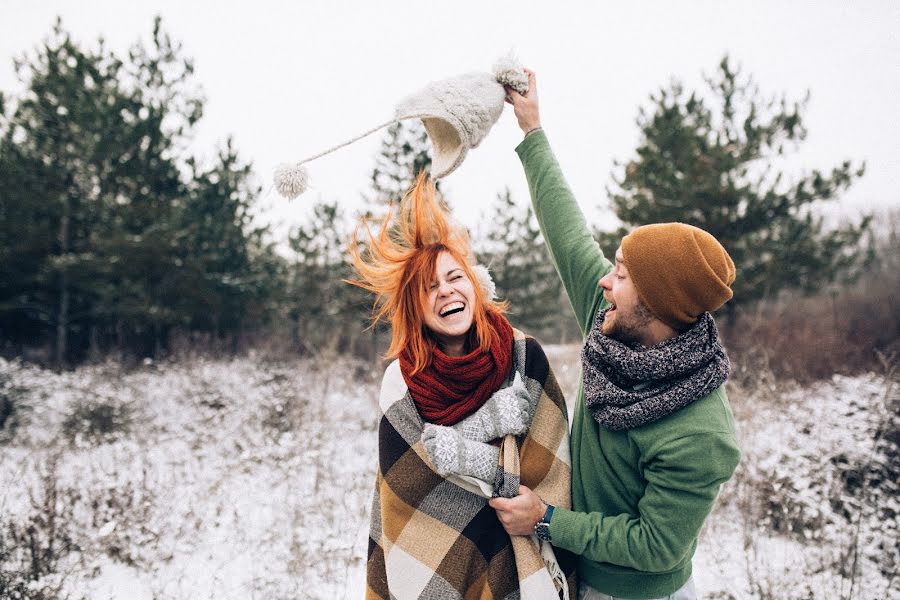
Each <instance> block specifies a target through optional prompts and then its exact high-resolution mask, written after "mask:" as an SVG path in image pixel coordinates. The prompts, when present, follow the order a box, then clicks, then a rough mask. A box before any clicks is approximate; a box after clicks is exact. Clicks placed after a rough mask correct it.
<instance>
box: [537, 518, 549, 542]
mask: <svg viewBox="0 0 900 600" xmlns="http://www.w3.org/2000/svg"><path fill="white" fill-rule="evenodd" d="M534 534H535V535H536V536H538V538H539V539H542V540H544V541H545V542H549V541H550V523H544V522H543V521H541V522H539V523H538V524H537V525H535V526H534Z"/></svg>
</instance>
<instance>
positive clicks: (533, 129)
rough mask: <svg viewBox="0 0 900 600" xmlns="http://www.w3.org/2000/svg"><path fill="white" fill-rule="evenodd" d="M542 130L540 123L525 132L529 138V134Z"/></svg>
mask: <svg viewBox="0 0 900 600" xmlns="http://www.w3.org/2000/svg"><path fill="white" fill-rule="evenodd" d="M540 130H541V126H540V125H538V126H537V127H532V128H531V129H529V130H528V131H526V132H525V137H526V138H527V137H528V136H529V135H531V134H532V133H534V132H536V131H540Z"/></svg>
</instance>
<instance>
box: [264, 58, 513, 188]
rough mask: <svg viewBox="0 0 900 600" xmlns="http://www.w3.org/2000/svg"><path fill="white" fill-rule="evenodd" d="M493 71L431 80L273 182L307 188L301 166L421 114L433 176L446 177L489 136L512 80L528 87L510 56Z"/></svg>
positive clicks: (280, 171)
mask: <svg viewBox="0 0 900 600" xmlns="http://www.w3.org/2000/svg"><path fill="white" fill-rule="evenodd" d="M493 71H494V73H493V74H489V73H467V74H465V75H459V76H457V77H451V78H449V79H443V80H441V81H434V82H432V83H429V84H428V85H426V86H425V87H424V88H422V89H421V90H420V91H418V92H416V93H414V94H411V95H409V96H407V97H406V98H404V99H403V100H401V101H400V102H399V103H398V104H397V106H396V107H395V109H394V118H393V119H391V120H389V121H386V122H385V123H382V124H381V125H378V126H377V127H374V128H372V129H370V130H368V131H366V132H365V133H362V134H360V135H358V136H356V137H355V138H352V139H350V140H348V141H346V142H343V143H341V144H338V145H337V146H334V147H332V148H329V149H328V150H325V151H324V152H320V153H318V154H316V155H314V156H311V157H309V158H306V159H303V160H301V161H300V162H298V163H295V164H292V165H291V164H282V165H279V166H278V168H277V169H276V170H275V187H276V189H277V190H278V193H279V194H281V195H282V196H284V197H286V198H296V197H297V196H299V195H300V194H302V193H303V192H305V191H306V188H307V185H308V182H309V174H308V173H307V171H306V168H305V167H303V166H302V165H303V164H304V163H307V162H309V161H311V160H313V159H316V158H319V157H320V156H323V155H325V154H328V153H330V152H334V151H335V150H337V149H339V148H343V147H344V146H347V145H349V144H352V143H353V142H355V141H357V140H359V139H362V138H364V137H365V136H367V135H369V134H372V133H374V132H376V131H378V130H379V129H382V128H384V127H387V126H388V125H391V124H393V123H396V122H398V121H403V120H406V119H421V120H422V123H423V124H424V125H425V131H427V132H428V137H429V138H430V139H431V146H432V151H433V153H432V158H431V176H432V178H434V179H440V178H441V177H446V176H447V175H449V174H450V173H452V172H453V171H454V170H455V169H456V168H457V167H458V166H459V165H461V164H462V162H463V159H465V157H466V153H468V151H469V150H470V149H471V148H476V147H477V146H478V144H480V143H481V141H482V140H483V139H484V138H485V136H487V134H488V132H489V131H490V130H491V127H493V125H494V123H496V122H497V119H499V118H500V114H501V113H502V112H503V100H504V98H505V96H506V90H504V88H503V86H504V85H508V86H510V87H512V88H514V89H516V90H517V91H519V92H520V93H523V94H524V93H525V92H526V91H528V77H527V76H526V75H525V72H524V71H523V69H522V67H521V65H520V64H519V63H518V61H517V60H516V59H515V57H513V56H512V55H509V56H506V57H504V58H502V59H501V60H500V61H498V62H497V63H496V64H495V65H494V69H493Z"/></svg>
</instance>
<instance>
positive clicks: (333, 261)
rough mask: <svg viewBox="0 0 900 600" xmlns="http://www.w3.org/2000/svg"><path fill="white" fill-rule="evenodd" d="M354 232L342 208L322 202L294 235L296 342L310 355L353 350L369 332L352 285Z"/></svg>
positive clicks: (292, 307) (359, 297) (292, 308)
mask: <svg viewBox="0 0 900 600" xmlns="http://www.w3.org/2000/svg"><path fill="white" fill-rule="evenodd" d="M349 239H350V232H349V227H348V226H347V223H346V220H345V218H344V215H343V213H342V212H341V211H340V209H339V208H338V206H337V203H334V202H331V203H328V202H320V203H318V204H316V205H315V206H314V207H313V215H312V218H311V219H310V221H309V222H308V223H306V224H304V225H303V226H301V227H299V228H298V229H297V230H295V231H294V232H292V234H291V236H290V245H291V249H292V250H294V252H296V261H295V263H294V268H293V270H292V276H291V280H290V283H289V293H288V298H289V302H290V308H289V311H288V315H289V318H290V320H291V322H292V324H293V339H294V343H295V344H296V345H297V346H298V347H299V348H300V349H301V351H303V352H305V353H313V354H316V353H319V352H321V351H322V350H326V351H328V350H330V351H334V350H349V349H352V346H353V341H354V340H355V338H356V337H357V336H358V335H359V333H360V331H361V330H362V329H363V328H364V327H365V320H364V314H365V313H364V311H363V296H364V293H363V292H362V290H360V289H359V288H356V287H353V286H350V285H347V284H346V283H345V280H346V279H351V278H352V277H353V272H352V267H351V266H350V263H349V257H348V254H347V242H348V240H349Z"/></svg>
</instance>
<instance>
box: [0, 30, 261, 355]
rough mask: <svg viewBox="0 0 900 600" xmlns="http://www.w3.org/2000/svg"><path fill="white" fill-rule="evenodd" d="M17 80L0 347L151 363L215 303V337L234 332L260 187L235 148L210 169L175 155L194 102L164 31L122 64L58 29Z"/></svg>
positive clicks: (4, 149)
mask: <svg viewBox="0 0 900 600" xmlns="http://www.w3.org/2000/svg"><path fill="white" fill-rule="evenodd" d="M16 66H17V70H18V73H19V77H20V79H21V80H22V82H23V83H24V84H25V87H26V92H25V93H24V94H23V95H22V96H21V97H20V98H17V99H15V100H14V101H12V102H4V106H3V108H4V112H3V121H2V123H3V125H2V127H0V331H2V335H3V338H4V339H5V340H7V342H8V343H9V342H12V343H17V344H20V345H35V344H44V343H50V344H52V346H53V347H54V353H55V362H56V363H57V365H60V366H62V365H64V364H65V363H66V362H67V361H68V360H69V359H78V358H79V357H81V356H83V354H84V352H85V351H86V350H87V349H88V348H94V349H96V348H98V347H109V346H110V345H111V344H114V345H116V346H117V347H118V348H119V349H121V350H122V351H126V350H127V351H129V352H133V353H136V354H147V353H153V352H159V351H161V350H162V349H164V347H165V345H166V342H167V338H168V335H169V332H170V331H171V330H172V329H174V328H179V327H181V328H186V329H189V328H192V327H197V326H198V322H197V320H196V319H195V316H196V315H198V314H203V313H206V312H207V311H206V309H207V308H208V306H209V305H210V303H214V304H218V305H220V306H221V307H223V308H222V309H221V310H219V311H218V312H216V313H215V314H216V315H217V316H216V319H217V321H218V322H219V323H220V324H221V327H220V329H219V331H220V332H224V333H228V332H231V333H233V332H235V331H239V330H240V328H241V326H242V324H243V323H244V321H245V319H244V317H245V315H246V314H247V312H248V311H249V310H250V309H249V307H248V302H247V300H246V298H247V297H248V296H247V294H248V293H251V292H248V289H249V288H248V287H247V285H248V284H247V282H248V281H249V279H248V278H252V277H251V276H250V275H249V273H250V271H252V269H251V268H250V267H249V266H248V265H249V264H250V262H252V260H251V258H250V257H249V256H250V254H252V255H253V260H255V259H257V258H262V259H263V260H262V261H261V262H260V264H263V263H265V259H266V257H267V256H268V254H267V251H266V249H265V248H264V247H263V245H262V244H261V242H260V240H261V236H260V233H259V232H253V231H252V230H251V229H250V228H249V224H248V217H247V208H248V206H249V204H250V202H252V199H253V196H254V195H255V194H257V193H258V189H254V188H252V187H250V186H249V185H248V184H247V178H248V176H249V166H246V165H241V164H239V162H238V160H237V157H236V153H235V152H234V150H233V148H231V147H230V146H229V147H228V148H227V149H226V150H225V151H224V153H223V154H222V155H221V156H220V157H219V163H218V164H217V165H214V166H213V167H212V170H209V171H204V170H202V169H198V168H197V167H196V165H195V164H194V163H193V161H192V160H191V159H190V158H189V157H186V156H185V151H184V148H185V147H186V145H187V139H188V137H189V136H190V135H191V132H192V128H193V127H194V125H195V124H196V123H197V121H198V120H199V118H200V116H201V115H202V107H203V99H202V96H201V94H200V92H199V91H198V90H197V89H196V86H195V84H194V83H193V65H192V63H191V61H190V60H188V59H185V58H182V57H181V55H180V47H179V45H178V44H177V43H175V42H173V41H172V39H171V38H170V37H169V36H168V35H167V34H166V33H165V32H164V31H163V30H162V27H161V22H160V20H159V19H157V20H156V21H155V23H154V28H153V36H152V45H151V46H150V47H149V48H145V47H144V46H142V45H137V46H135V47H134V48H133V49H132V50H131V51H130V52H129V55H128V59H127V60H125V61H123V60H121V59H119V58H118V57H116V56H115V55H114V54H112V53H110V52H108V51H107V50H106V49H105V48H104V46H103V44H102V42H101V43H100V44H99V47H98V48H97V49H85V48H83V47H81V46H80V45H79V44H77V43H76V42H75V41H73V40H72V38H71V36H70V35H69V34H68V33H67V32H65V31H64V30H63V28H62V25H61V23H59V22H57V24H56V26H55V27H54V29H53V32H52V34H51V35H50V36H49V38H48V39H47V40H46V41H45V43H44V44H43V45H42V46H41V47H39V48H38V50H37V51H36V52H34V53H33V54H32V55H31V56H26V57H25V58H23V59H22V60H19V61H17V65H16ZM185 171H193V176H194V177H195V179H191V178H189V177H188V176H187V175H186V174H185ZM200 206H202V208H199V207H200ZM198 231H199V232H201V233H202V235H201V236H200V237H199V238H198V237H195V236H194V235H193V234H195V233H197V232H198ZM201 238H202V239H201ZM198 244H199V245H198ZM203 244H205V246H203ZM248 253H249V254H248ZM212 254H216V255H217V258H215V259H212V258H211V255H212ZM213 280H215V281H217V284H216V285H214V286H212V287H209V288H205V287H204V285H203V283H204V282H209V281H213ZM256 280H257V281H258V280H259V277H258V276H256ZM253 285H256V284H253ZM250 287H253V286H252V285H251V286H250ZM261 289H263V287H262V286H258V285H257V286H256V287H255V288H253V292H252V293H258V292H259V291H260V290H261ZM200 290H206V292H208V295H207V296H206V297H205V298H203V299H202V301H201V300H200V298H199V296H198V295H194V296H193V298H194V299H196V300H198V304H196V305H191V303H190V301H189V300H188V298H190V297H192V294H191V292H193V291H200ZM239 297H240V298H239ZM241 298H243V299H241ZM223 330H224V331H223Z"/></svg>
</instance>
